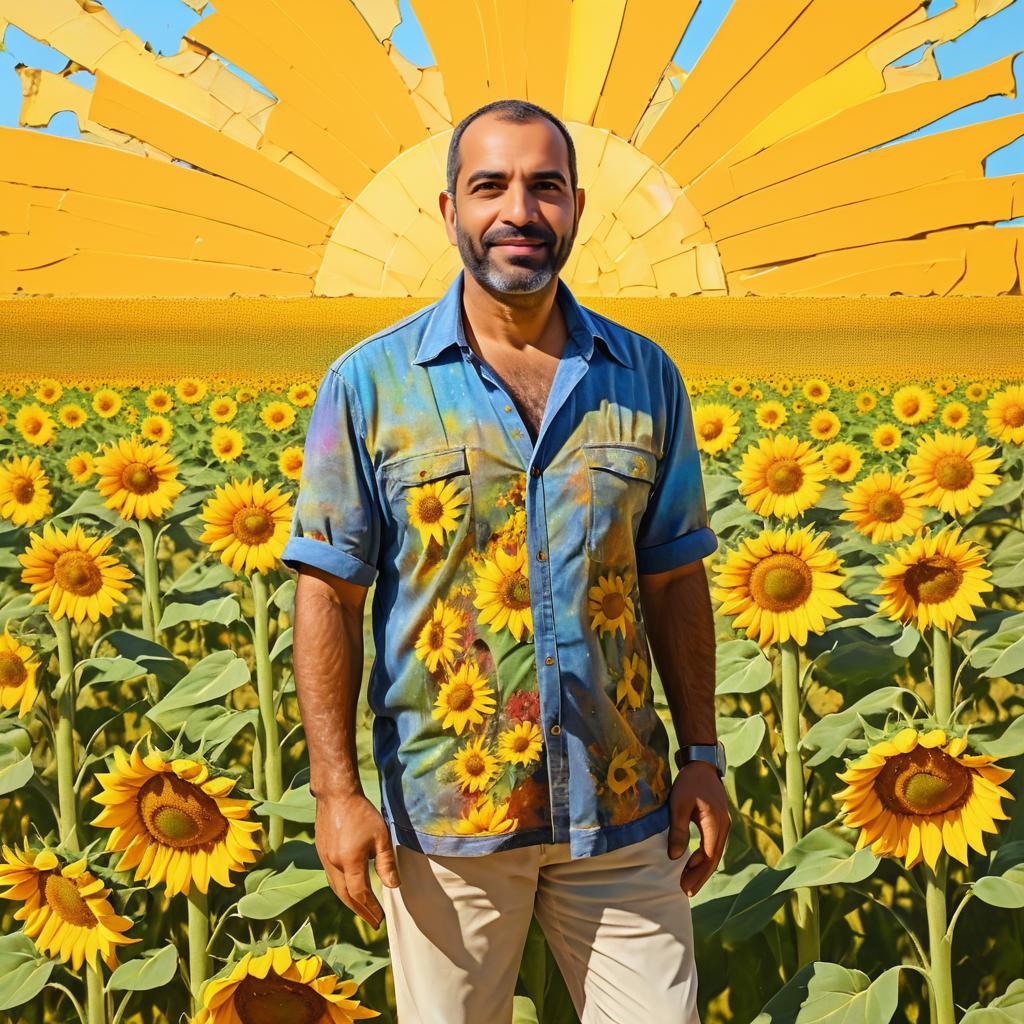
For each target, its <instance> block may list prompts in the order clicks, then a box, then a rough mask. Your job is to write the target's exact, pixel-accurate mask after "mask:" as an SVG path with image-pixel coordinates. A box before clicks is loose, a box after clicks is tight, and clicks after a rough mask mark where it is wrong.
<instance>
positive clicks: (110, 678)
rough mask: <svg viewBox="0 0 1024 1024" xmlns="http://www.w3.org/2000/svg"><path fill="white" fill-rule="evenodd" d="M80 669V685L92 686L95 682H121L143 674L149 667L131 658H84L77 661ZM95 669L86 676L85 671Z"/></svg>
mask: <svg viewBox="0 0 1024 1024" xmlns="http://www.w3.org/2000/svg"><path fill="white" fill-rule="evenodd" d="M79 664H80V666H81V669H82V678H81V681H80V685H81V686H93V685H95V684H96V683H123V682H126V681H127V680H129V679H138V678H139V676H144V675H146V673H147V672H148V671H149V669H147V668H144V667H143V666H142V665H140V664H138V663H137V662H134V661H132V660H131V658H86V659H85V661H82V662H80V663H79ZM93 669H95V671H94V672H92V673H91V674H90V675H89V676H88V677H86V672H87V671H90V670H93Z"/></svg>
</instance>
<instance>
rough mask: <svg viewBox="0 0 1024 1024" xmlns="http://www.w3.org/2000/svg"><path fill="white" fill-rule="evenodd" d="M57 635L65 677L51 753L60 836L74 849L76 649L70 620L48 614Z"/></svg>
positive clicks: (75, 814) (75, 809) (75, 827)
mask: <svg viewBox="0 0 1024 1024" xmlns="http://www.w3.org/2000/svg"><path fill="white" fill-rule="evenodd" d="M50 621H51V622H52V623H53V631H54V633H55V634H56V636H57V662H58V665H59V667H60V677H61V679H62V680H66V682H65V684H64V687H63V689H62V691H61V694H60V697H59V699H58V701H57V730H56V737H55V744H54V757H55V758H56V761H57V805H58V807H59V809H60V818H59V822H58V824H59V826H60V840H61V842H62V843H64V844H65V845H66V846H68V847H69V848H71V849H73V850H78V849H80V846H79V840H78V797H77V795H76V793H75V704H76V703H77V697H78V693H77V686H76V680H75V652H74V647H73V644H72V641H71V620H70V619H69V618H67V616H64V617H62V618H59V619H54V618H52V617H50Z"/></svg>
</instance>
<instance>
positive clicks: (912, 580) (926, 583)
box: [903, 555, 964, 604]
mask: <svg viewBox="0 0 1024 1024" xmlns="http://www.w3.org/2000/svg"><path fill="white" fill-rule="evenodd" d="M963 578H964V574H963V572H962V571H961V570H960V567H959V566H958V565H957V564H956V562H954V561H953V559H951V558H949V557H948V556H946V555H932V556H930V557H928V558H923V559H922V560H921V561H920V562H916V563H915V564H914V565H912V566H910V568H909V569H907V572H906V575H905V576H904V579H903V586H904V587H905V588H906V591H907V593H908V594H910V596H911V597H912V598H913V599H914V600H915V601H917V602H918V603H919V604H941V603H942V602H943V601H948V600H949V599H950V598H952V597H954V596H955V595H956V593H957V591H958V590H959V589H960V584H961V582H962V581H963Z"/></svg>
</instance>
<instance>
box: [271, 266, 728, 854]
mask: <svg viewBox="0 0 1024 1024" xmlns="http://www.w3.org/2000/svg"><path fill="white" fill-rule="evenodd" d="M464 274H465V271H460V272H459V274H458V276H457V277H456V278H455V280H454V281H453V283H452V284H451V286H450V287H449V288H448V290H447V292H446V293H445V294H444V295H443V296H442V297H441V298H440V299H438V300H437V301H436V302H434V303H432V304H430V305H428V306H426V307H424V308H423V309H420V310H418V311H417V312H416V313H413V314H412V315H411V316H408V317H406V318H405V319H403V320H401V321H399V322H398V323H396V324H393V325H392V326H390V327H388V328H386V329H384V330H382V331H380V332H378V333H377V334H374V335H373V336H371V337H369V338H366V339H365V340H363V341H361V342H359V343H358V344H356V345H354V346H353V347H352V348H350V349H349V350H348V351H346V352H344V353H343V354H342V355H340V356H339V357H338V358H337V359H336V360H335V361H334V363H333V364H332V365H331V366H330V368H329V369H328V370H327V372H326V374H325V375H324V378H323V380H322V382H321V384H320V387H319V390H318V392H317V396H316V401H315V404H314V406H313V409H312V412H311V415H310V421H309V427H308V431H307V435H306V442H305V459H304V465H303V471H302V477H301V480H300V482H299V490H298V494H297V497H296V504H295V510H294V515H293V520H292V527H291V535H290V537H289V539H288V542H287V544H286V547H285V549H284V553H283V556H282V560H283V561H284V563H285V564H286V565H288V566H289V567H291V568H297V567H298V566H299V565H300V563H308V564H310V565H314V566H317V567H319V568H320V569H323V570H325V571H327V572H329V573H332V574H334V575H336V576H340V577H342V578H344V579H346V580H350V581H352V582H354V583H358V584H361V585H363V586H367V587H368V586H370V584H372V583H374V582H376V587H375V589H374V596H373V602H372V628H373V635H374V640H375V643H376V657H375V659H374V662H373V666H372V669H371V672H370V678H369V683H368V689H367V702H368V703H369V705H370V707H371V709H372V711H373V713H374V716H375V717H374V720H373V756H374V762H375V764H376V766H377V771H378V775H379V777H380V783H381V813H382V814H383V816H384V818H385V820H386V822H387V824H388V828H389V830H390V832H391V836H392V839H393V841H394V842H396V843H401V844H404V845H406V846H410V847H413V848H415V849H418V850H420V851H422V852H424V853H438V854H459V855H477V854H484V853H489V852H491V851H493V850H505V849H511V848H513V847H519V846H528V845H532V844H536V843H562V842H568V843H569V844H570V855H571V856H572V857H573V858H576V857H586V856H591V855H593V854H599V853H602V852H604V851H607V850H614V849H616V848H617V847H620V846H625V845H628V844H630V843H634V842H639V841H640V840H642V839H645V838H646V837H647V836H649V835H652V834H653V833H655V832H658V831H660V830H662V829H664V828H666V827H667V826H668V823H669V812H668V804H667V799H668V790H669V782H670V769H669V763H668V749H669V742H668V733H667V731H666V728H665V725H664V723H663V721H662V719H661V718H660V717H659V716H658V714H657V713H656V711H655V709H654V705H653V702H652V694H651V656H650V650H649V647H648V643H647V635H646V632H645V629H644V621H643V616H642V613H641V607H640V594H639V590H638V585H637V584H638V580H637V576H638V573H657V572H664V571H666V570H668V569H672V568H675V567H676V566H679V565H682V564H684V563H686V562H692V561H695V560H696V559H702V558H704V557H706V556H707V555H709V554H711V553H712V552H713V551H714V550H715V549H716V548H717V547H718V539H717V537H716V536H715V534H714V532H713V531H712V530H711V529H710V527H709V526H708V520H707V510H706V505H705V498H704V488H703V481H702V479H701V468H700V458H699V453H698V450H697V447H696V443H695V439H694V428H693V418H692V413H691V409H690V402H689V397H688V395H687V391H686V387H685V385H684V383H683V381H682V379H681V377H680V374H679V371H678V369H677V368H676V366H675V364H674V363H673V362H672V361H671V359H670V358H669V357H668V355H667V354H666V353H665V351H664V350H663V349H662V348H661V347H660V346H658V345H657V344H655V343H654V342H653V341H651V340H650V339H648V338H645V337H644V336H642V335H640V334H636V333H634V332H632V331H630V330H627V329H626V328H624V327H622V326H620V325H618V324H616V323H615V322H614V321H611V320H609V319H607V318H606V317H603V316H601V315H599V314H597V313H595V312H593V311H592V310H589V309H586V308H584V307H583V306H581V305H580V304H579V303H578V302H577V301H576V299H575V298H574V296H573V295H572V293H571V291H570V290H569V288H568V286H567V285H566V284H565V283H564V282H563V281H561V280H560V279H559V281H558V286H557V301H558V302H559V303H560V306H561V309H562V312H563V314H564V317H565V321H566V325H567V328H568V331H569V336H568V339H567V341H566V345H565V349H564V352H563V354H562V357H561V359H560V361H559V363H558V366H557V371H556V373H555V376H554V380H553V382H552V386H551V390H550V394H549V397H548V402H547V408H546V410H545V413H544V420H543V422H542V424H541V427H540V432H539V435H538V437H537V442H536V445H534V443H533V441H532V439H531V437H530V434H529V432H528V431H527V429H526V427H525V424H524V422H523V419H522V418H521V416H520V414H519V411H518V409H517V407H516V405H515V403H514V402H513V400H512V397H511V396H510V395H509V393H508V392H507V391H506V389H505V387H504V385H503V383H502V381H501V379H500V378H499V377H498V375H497V374H496V373H495V372H494V371H493V370H492V369H491V368H490V366H489V365H488V364H487V363H485V362H483V361H482V360H480V359H479V358H478V357H477V356H476V355H475V353H474V352H473V351H472V349H471V348H470V347H469V344H468V343H467V341H466V336H465V332H464V328H463V321H462V302H461V300H462V283H463V277H464Z"/></svg>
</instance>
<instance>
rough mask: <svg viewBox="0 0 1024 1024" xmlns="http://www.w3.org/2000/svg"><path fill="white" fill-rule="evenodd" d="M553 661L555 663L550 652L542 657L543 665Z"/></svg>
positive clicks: (550, 663) (551, 663)
mask: <svg viewBox="0 0 1024 1024" xmlns="http://www.w3.org/2000/svg"><path fill="white" fill-rule="evenodd" d="M554 663H555V659H554V658H552V657H551V655H550V654H549V655H548V656H547V657H546V658H545V659H544V664H545V665H553V664H554Z"/></svg>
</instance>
